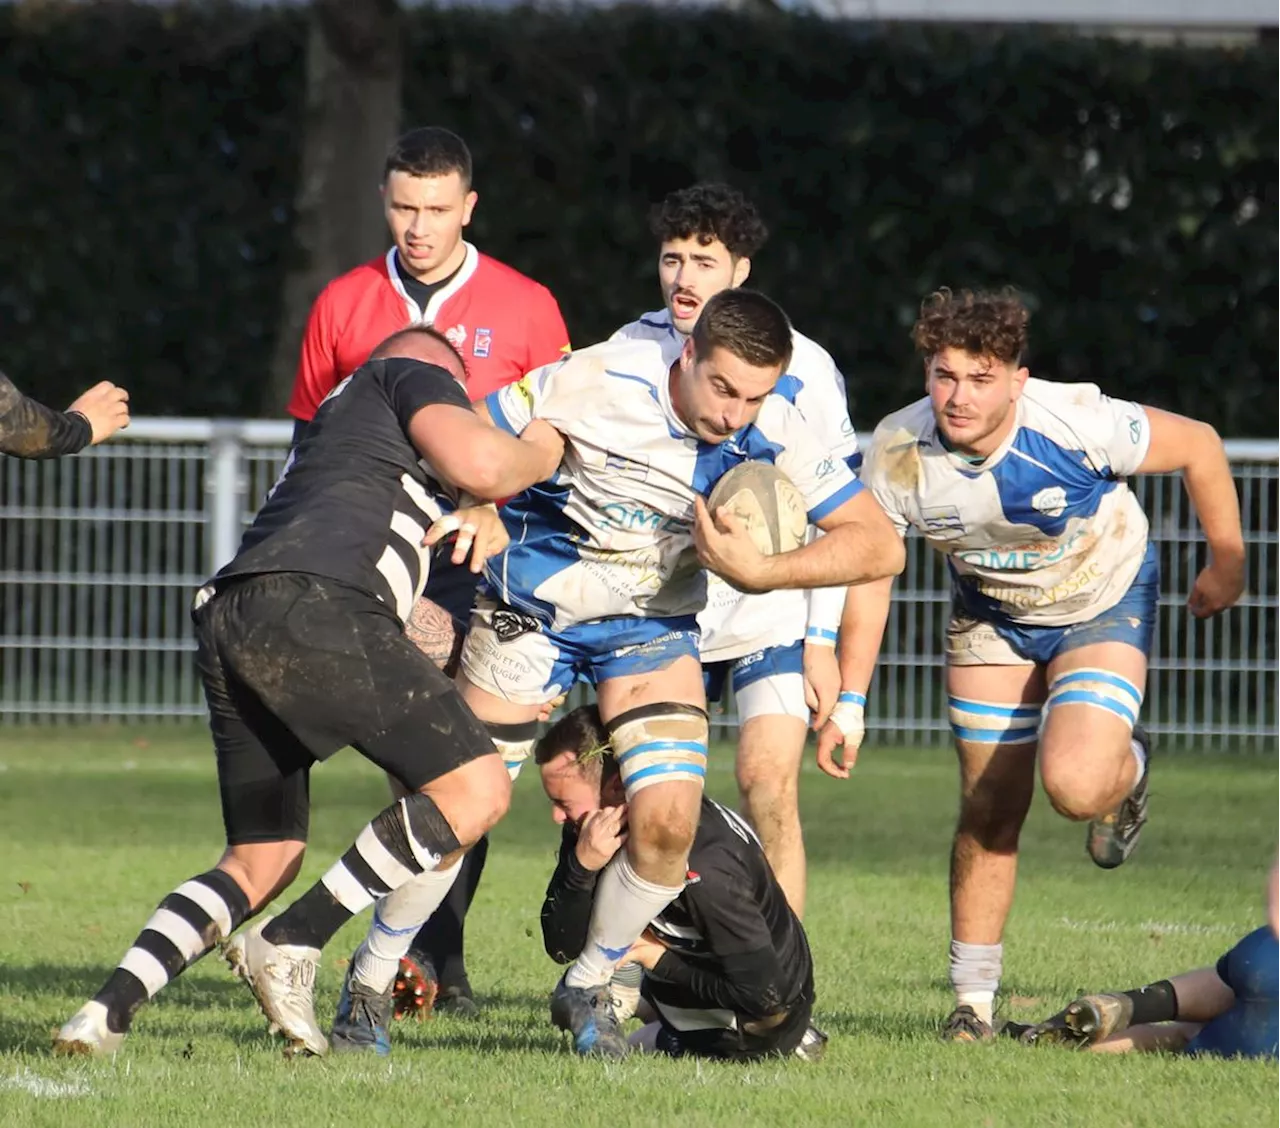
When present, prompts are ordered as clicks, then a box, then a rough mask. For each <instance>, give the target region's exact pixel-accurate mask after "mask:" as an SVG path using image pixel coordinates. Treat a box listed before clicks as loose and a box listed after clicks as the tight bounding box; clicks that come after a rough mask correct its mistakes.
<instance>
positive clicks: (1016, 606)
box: [818, 290, 1244, 1041]
mask: <svg viewBox="0 0 1280 1128" xmlns="http://www.w3.org/2000/svg"><path fill="white" fill-rule="evenodd" d="M1028 318H1029V315H1028V312H1027V308H1026V306H1025V305H1024V304H1023V302H1022V300H1021V299H1020V298H1019V297H1018V296H1017V295H1016V294H1014V293H1012V292H1003V293H971V292H968V291H964V292H961V293H955V294H953V293H951V292H950V291H947V290H942V291H939V292H938V293H936V294H933V295H931V296H930V297H929V298H928V299H926V301H925V302H924V304H923V306H922V307H921V311H920V318H919V320H918V321H917V322H916V325H915V334H914V335H915V342H916V347H917V349H918V350H919V352H920V354H921V356H922V358H923V361H924V369H925V379H926V387H927V391H928V394H927V395H926V396H925V397H924V398H923V399H920V400H917V401H916V402H915V403H913V404H911V405H910V406H909V407H906V408H904V409H902V410H901V411H898V412H895V413H894V414H892V415H890V416H889V417H888V418H886V419H884V420H883V421H882V422H881V423H880V426H879V427H878V428H877V429H876V433H875V438H874V440H873V441H872V445H871V449H870V451H868V453H867V461H866V466H865V468H864V471H863V481H864V483H865V484H866V485H867V486H869V487H870V489H871V490H872V491H873V493H874V494H875V497H876V499H877V500H878V501H879V502H880V504H881V506H882V507H883V508H884V509H885V511H886V512H887V513H888V514H889V517H890V519H891V520H892V521H893V522H894V524H895V525H896V526H897V529H898V532H899V533H905V532H906V531H907V529H908V527H914V528H915V529H917V530H918V531H919V532H920V533H921V534H922V535H923V536H924V538H925V540H926V541H927V542H928V543H929V544H930V545H931V546H932V547H933V548H935V549H937V550H938V551H939V552H941V553H943V555H945V556H946V558H947V564H948V567H949V569H950V571H951V576H952V580H953V594H952V616H951V623H950V626H949V628H948V630H947V640H946V650H947V693H948V705H949V712H950V719H951V729H952V732H953V734H954V736H955V741H956V749H957V752H958V754H959V758H960V817H959V823H958V825H957V827H956V832H955V839H954V844H953V847H952V852H951V983H952V986H953V987H954V989H955V993H956V1009H955V1010H954V1011H953V1013H952V1014H951V1016H950V1018H949V1019H948V1020H947V1023H946V1026H945V1030H944V1036H945V1037H946V1038H948V1039H950V1040H955V1041H980V1040H985V1039H987V1038H989V1037H991V1034H992V1004H993V999H994V996H995V992H996V989H997V988H998V986H999V982H1000V973H1001V970H1002V964H1003V948H1002V945H1001V937H1002V935H1003V932H1004V923H1005V919H1006V917H1007V916H1008V913H1009V909H1010V906H1011V905H1012V902H1013V891H1014V881H1015V876H1016V873H1017V864H1018V835H1019V832H1020V831H1021V829H1022V824H1023V821H1024V820H1025V818H1026V814H1027V808H1028V806H1029V805H1030V802H1031V795H1032V792H1033V790H1034V787H1035V778H1036V763H1037V749H1038V751H1039V757H1038V758H1039V767H1040V779H1041V781H1042V783H1043V785H1044V789H1045V793H1046V794H1047V795H1048V797H1049V801H1050V802H1051V803H1052V804H1053V807H1054V809H1055V810H1057V811H1058V813H1059V814H1061V815H1064V816H1065V817H1067V818H1069V819H1075V820H1079V821H1087V822H1088V823H1089V832H1088V836H1087V840H1086V843H1087V847H1088V851H1089V854H1090V856H1091V857H1092V858H1093V860H1094V862H1096V863H1097V864H1098V865H1099V866H1101V867H1103V868H1104V869H1110V868H1112V867H1115V866H1118V865H1120V864H1121V863H1122V862H1123V861H1124V860H1125V859H1126V858H1127V857H1128V856H1129V854H1130V853H1131V852H1132V850H1133V848H1134V845H1135V844H1136V843H1137V840H1138V834H1139V832H1140V830H1141V829H1142V825H1143V823H1144V822H1145V821H1146V817H1147V779H1148V775H1147V773H1148V766H1149V765H1148V760H1149V755H1150V747H1149V743H1148V740H1147V738H1146V735H1145V733H1143V731H1142V730H1141V728H1140V727H1135V726H1136V722H1137V718H1138V712H1139V710H1140V708H1141V706H1142V697H1143V689H1144V684H1145V682H1146V675H1147V656H1148V654H1149V653H1150V650H1151V638H1152V633H1153V631H1154V629H1155V618H1156V602H1157V596H1158V586H1159V576H1158V570H1157V564H1156V554H1155V550H1154V547H1153V546H1152V545H1151V543H1150V542H1149V540H1148V536H1147V518H1146V515H1145V514H1144V513H1143V511H1142V508H1141V507H1140V506H1139V504H1138V502H1137V499H1136V498H1135V497H1134V496H1133V494H1132V493H1130V491H1129V488H1128V486H1127V485H1126V482H1125V479H1126V477H1128V476H1129V475H1131V474H1138V473H1148V474H1151V473H1155V474H1158V473H1163V472H1168V471H1174V470H1177V471H1181V472H1182V475H1183V479H1184V481H1185V483H1186V488H1187V493H1188V494H1189V495H1190V497H1191V503H1192V505H1193V506H1194V507H1195V511H1196V514H1197V516H1198V517H1199V518H1200V524H1201V526H1202V528H1203V529H1204V535H1205V539H1206V540H1207V541H1208V545H1209V562H1208V564H1207V565H1206V567H1205V568H1204V570H1203V571H1202V572H1201V573H1200V575H1199V576H1198V577H1197V579H1196V582H1195V586H1194V588H1193V589H1192V592H1191V596H1190V599H1189V600H1188V605H1189V607H1190V609H1191V613H1192V614H1193V615H1196V616H1197V617H1200V618H1204V617H1207V616H1209V615H1214V614H1217V613H1218V612H1220V611H1223V610H1225V609H1226V608H1228V607H1230V606H1232V604H1234V603H1235V602H1236V600H1237V599H1239V597H1240V593H1241V591H1242V590H1243V587H1244V543H1243V539H1242V537H1241V533H1240V510H1239V501H1238V499H1237V497H1236V491H1235V483H1234V481H1233V479H1232V476H1231V470H1230V467H1229V466H1228V464H1227V458H1226V454H1225V453H1224V451H1223V449H1222V442H1221V441H1220V440H1219V438H1218V436H1217V434H1216V433H1215V432H1214V431H1213V429H1212V428H1211V427H1209V426H1208V425H1207V424H1204V423H1199V422H1196V421H1195V420H1193V419H1185V418H1183V417H1181V416H1178V415H1171V414H1170V413H1168V412H1165V411H1159V410H1157V409H1156V408H1153V407H1144V406H1142V405H1141V404H1137V403H1130V402H1128V401H1125V400H1116V399H1111V398H1109V397H1108V396H1106V395H1103V393H1102V392H1101V391H1100V390H1099V389H1098V387H1097V386H1096V385H1094V384H1054V383H1050V382H1048V381H1045V380H1033V379H1030V378H1029V377H1028V373H1027V369H1026V368H1025V367H1023V366H1022V359H1023V354H1024V352H1025V350H1026V342H1027V321H1028ZM887 614H888V602H887V599H886V601H885V603H884V606H883V607H882V613H881V617H880V620H879V622H878V623H872V622H870V621H869V619H867V618H864V619H863V621H862V622H861V623H855V624H849V623H846V624H845V627H844V628H843V629H842V643H841V651H842V652H841V666H842V673H844V674H845V677H846V679H847V680H849V681H852V679H853V678H854V677H855V676H861V671H862V669H863V667H864V665H865V663H866V660H867V655H868V654H874V653H875V650H876V648H877V647H878V646H879V638H880V634H881V631H882V629H883V622H884V618H883V616H884V615H887ZM846 688H849V686H846ZM841 708H842V707H841V706H837V707H836V711H835V712H834V713H833V714H832V720H831V722H830V723H829V724H828V725H827V727H826V729H825V730H824V731H823V733H822V736H821V737H820V740H819V750H818V755H819V764H820V766H822V767H823V768H824V770H826V771H827V772H828V773H829V774H831V775H835V776H839V777H845V776H847V775H848V774H849V772H848V769H849V768H850V767H851V766H852V758H851V757H850V755H849V754H848V750H847V749H846V752H845V754H844V755H843V757H842V759H841V761H840V762H836V761H835V760H834V759H833V752H834V749H835V746H836V745H837V744H838V743H840V742H841V740H842V715H841Z"/></svg>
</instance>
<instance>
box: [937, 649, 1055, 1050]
mask: <svg viewBox="0 0 1280 1128" xmlns="http://www.w3.org/2000/svg"><path fill="white" fill-rule="evenodd" d="M947 691H948V695H949V697H950V698H951V701H952V707H951V713H952V722H953V725H952V727H953V730H954V732H955V735H956V753H957V756H958V759H959V766H960V815H959V819H958V820H957V824H956V832H955V837H954V839H953V841H952V847H951V956H950V965H951V968H950V976H951V984H952V988H953V989H954V990H955V993H956V1009H955V1010H954V1011H953V1012H952V1014H951V1015H950V1017H949V1018H948V1019H947V1022H946V1024H945V1026H944V1029H943V1036H944V1038H946V1039H948V1040H951V1041H981V1040H985V1039H986V1038H989V1037H991V1035H992V1028H993V1021H992V1008H993V1004H994V999H995V993H996V991H997V989H998V988H999V985H1000V974H1001V971H1002V966H1003V948H1002V943H1001V942H1002V938H1003V935H1004V925H1005V920H1006V919H1007V918H1008V916H1009V910H1010V908H1011V906H1012V905H1013V893H1014V886H1015V884H1016V881H1017V874H1018V837H1019V834H1020V833H1021V831H1022V824H1023V822H1024V821H1025V820H1026V817H1027V810H1028V809H1029V807H1030V805H1031V796H1032V793H1033V792H1034V789H1035V721H1034V719H1032V717H1033V715H1034V714H1035V713H1037V712H1038V705H1039V701H1040V697H1041V695H1042V693H1043V680H1042V678H1041V676H1040V673H1039V671H1038V670H1037V668H1036V667H1034V666H951V667H950V668H949V669H948V671H947ZM1019 710H1023V712H1022V713H1020V712H1019ZM961 721H964V722H967V723H963V724H962V723H960V722H961Z"/></svg>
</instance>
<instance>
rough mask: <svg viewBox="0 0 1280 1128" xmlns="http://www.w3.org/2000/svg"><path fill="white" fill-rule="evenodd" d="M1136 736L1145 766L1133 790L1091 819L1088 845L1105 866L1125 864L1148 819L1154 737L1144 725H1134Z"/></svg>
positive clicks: (1098, 862)
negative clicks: (1113, 807) (1099, 816)
mask: <svg viewBox="0 0 1280 1128" xmlns="http://www.w3.org/2000/svg"><path fill="white" fill-rule="evenodd" d="M1133 739H1134V740H1136V741H1137V742H1138V743H1139V744H1140V745H1142V750H1143V752H1144V753H1145V754H1146V762H1147V766H1146V769H1145V770H1144V771H1143V773H1142V779H1140V780H1139V781H1138V786H1137V787H1135V788H1134V789H1133V793H1132V794H1131V795H1130V796H1129V797H1128V798H1127V799H1126V800H1125V801H1124V802H1123V803H1121V804H1120V806H1119V807H1117V808H1116V809H1115V810H1114V811H1112V812H1111V813H1110V814H1109V815H1103V816H1102V818H1098V819H1094V820H1093V821H1092V822H1090V823H1089V836H1088V838H1087V839H1086V846H1087V848H1088V850H1089V857H1091V858H1092V859H1093V861H1094V864H1095V865H1098V866H1101V867H1102V868H1103V869H1115V868H1116V866H1118V865H1122V864H1123V863H1124V861H1125V859H1127V858H1128V857H1129V855H1130V854H1132V853H1133V850H1134V847H1135V846H1137V845H1138V836H1139V835H1140V834H1141V833H1142V827H1143V824H1144V823H1145V822H1146V821H1147V785H1148V784H1149V783H1150V782H1151V738H1150V737H1149V736H1148V735H1147V730H1146V729H1144V728H1143V727H1142V726H1141V725H1134V726H1133Z"/></svg>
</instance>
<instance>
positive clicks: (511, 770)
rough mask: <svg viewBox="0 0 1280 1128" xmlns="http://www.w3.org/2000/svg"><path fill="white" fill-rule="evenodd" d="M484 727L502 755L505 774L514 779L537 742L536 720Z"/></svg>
mask: <svg viewBox="0 0 1280 1128" xmlns="http://www.w3.org/2000/svg"><path fill="white" fill-rule="evenodd" d="M484 727H485V728H486V729H488V730H489V738H490V739H491V740H492V741H493V746H494V748H496V749H497V750H498V755H499V756H501V757H502V762H503V764H504V765H505V766H506V769H507V775H509V776H510V777H511V778H512V780H514V779H515V778H516V776H518V775H519V774H520V769H521V768H522V767H524V762H525V761H526V760H527V759H528V758H529V753H531V752H532V751H533V746H534V744H535V743H536V742H537V739H538V722H537V721H523V722H521V723H520V724H517V725H498V724H486V725H485V726H484Z"/></svg>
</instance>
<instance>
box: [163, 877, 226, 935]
mask: <svg viewBox="0 0 1280 1128" xmlns="http://www.w3.org/2000/svg"><path fill="white" fill-rule="evenodd" d="M174 892H175V893H177V894H178V895H179V896H182V897H185V898H186V899H187V900H188V901H194V902H195V903H196V904H197V905H199V906H200V907H201V908H202V909H204V911H205V912H206V913H208V914H209V918H210V919H211V920H212V921H213V923H214V924H216V925H217V926H218V934H219V935H220V936H224V937H226V936H230V935H231V910H230V909H228V908H227V903H226V901H224V900H223V899H222V897H221V895H220V894H219V893H218V892H217V890H215V889H211V888H210V887H209V886H207V885H205V884H204V882H202V881H184V882H183V883H182V884H181V885H179V886H178V888H177V889H175V890H174Z"/></svg>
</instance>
